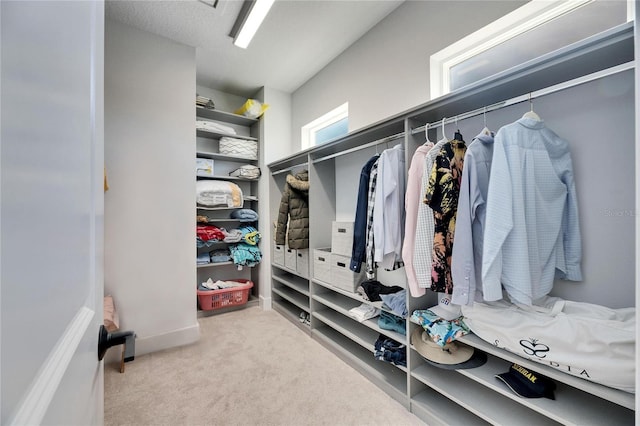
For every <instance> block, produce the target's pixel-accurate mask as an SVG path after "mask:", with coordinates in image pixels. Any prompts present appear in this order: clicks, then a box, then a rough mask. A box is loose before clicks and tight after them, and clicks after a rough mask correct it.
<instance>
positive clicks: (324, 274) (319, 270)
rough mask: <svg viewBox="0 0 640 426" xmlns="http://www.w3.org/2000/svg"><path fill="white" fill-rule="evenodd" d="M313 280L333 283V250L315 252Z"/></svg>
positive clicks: (317, 250)
mask: <svg viewBox="0 0 640 426" xmlns="http://www.w3.org/2000/svg"><path fill="white" fill-rule="evenodd" d="M313 278H315V279H316V280H320V281H324V282H326V283H331V249H330V248H321V249H315V250H313Z"/></svg>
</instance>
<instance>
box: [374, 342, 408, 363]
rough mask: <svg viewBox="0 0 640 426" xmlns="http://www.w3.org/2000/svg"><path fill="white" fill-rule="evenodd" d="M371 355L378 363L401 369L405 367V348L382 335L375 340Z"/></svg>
mask: <svg viewBox="0 0 640 426" xmlns="http://www.w3.org/2000/svg"><path fill="white" fill-rule="evenodd" d="M373 355H374V356H375V358H376V359H377V360H379V361H385V362H389V363H391V364H393V365H401V366H403V367H406V366H407V346H406V345H403V344H402V343H399V342H396V341H395V340H393V339H391V338H390V337H387V336H385V335H383V334H381V335H379V336H378V340H376V343H375V351H374V354H373Z"/></svg>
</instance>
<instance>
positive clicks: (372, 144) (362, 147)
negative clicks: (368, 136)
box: [312, 132, 404, 163]
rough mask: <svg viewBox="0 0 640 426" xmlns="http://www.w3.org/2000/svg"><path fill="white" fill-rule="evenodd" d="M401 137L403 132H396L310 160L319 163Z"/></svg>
mask: <svg viewBox="0 0 640 426" xmlns="http://www.w3.org/2000/svg"><path fill="white" fill-rule="evenodd" d="M402 137H404V132H400V133H396V134H395V135H391V136H386V137H384V138H382V139H378V140H375V141H373V142H369V143H366V144H364V145H358V146H355V147H353V148H350V149H347V150H344V151H340V152H336V153H335V154H330V155H327V156H326V157H320V158H317V159H315V160H312V162H313V163H320V162H321V161H325V160H330V159H332V158H335V157H339V156H341V155H345V154H350V153H352V152H356V151H360V150H361V149H365V148H370V147H372V146H376V145H381V144H383V143H387V142H391V141H394V140H396V139H400V138H402Z"/></svg>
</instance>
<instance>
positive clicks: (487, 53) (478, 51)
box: [430, 0, 635, 99]
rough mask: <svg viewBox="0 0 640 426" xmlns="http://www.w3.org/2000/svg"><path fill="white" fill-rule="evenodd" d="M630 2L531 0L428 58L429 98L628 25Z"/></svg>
mask: <svg viewBox="0 0 640 426" xmlns="http://www.w3.org/2000/svg"><path fill="white" fill-rule="evenodd" d="M634 13H635V11H634V2H633V1H628V2H627V1H607V0H571V1H541V0H533V1H531V2H529V3H527V4H526V5H524V6H522V7H520V8H518V9H516V10H514V11H513V12H511V13H509V14H508V15H505V16H504V17H502V18H500V19H498V20H497V21H495V22H493V23H491V24H490V25H488V26H486V27H484V28H482V29H480V30H478V31H476V32H475V33H473V34H470V35H469V36H467V37H465V38H463V39H462V40H460V41H458V42H456V43H454V44H452V45H451V46H449V47H447V48H445V49H443V50H441V51H439V52H437V53H435V54H434V55H432V56H431V59H430V71H431V75H430V78H431V82H430V88H431V99H434V98H437V97H438V96H442V95H445V94H447V93H449V92H450V91H452V90H456V89H459V88H461V87H464V86H466V85H468V84H471V83H474V82H476V81H478V80H481V79H483V78H486V77H488V76H491V75H493V74H496V73H499V72H501V71H504V70H506V69H508V68H511V67H514V66H516V65H519V64H521V63H523V62H526V61H528V60H530V59H533V58H536V57H538V56H541V55H544V54H546V53H549V52H552V51H554V50H557V49H559V48H562V47H564V46H567V45H569V44H571V43H575V42H577V41H579V40H582V39H584V38H586V37H589V36H591V35H594V34H597V33H599V32H602V31H605V30H608V29H610V28H612V27H615V26H617V25H620V24H623V23H625V22H627V21H628V20H632V19H633V16H634Z"/></svg>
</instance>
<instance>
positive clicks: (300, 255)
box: [296, 249, 309, 278]
mask: <svg viewBox="0 0 640 426" xmlns="http://www.w3.org/2000/svg"><path fill="white" fill-rule="evenodd" d="M296 273H297V274H298V275H300V276H301V277H304V278H309V249H298V250H296Z"/></svg>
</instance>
